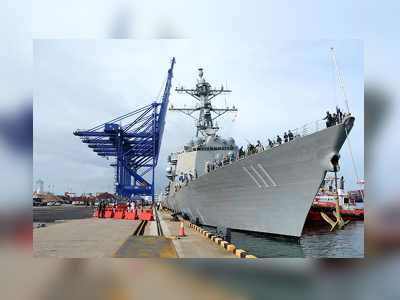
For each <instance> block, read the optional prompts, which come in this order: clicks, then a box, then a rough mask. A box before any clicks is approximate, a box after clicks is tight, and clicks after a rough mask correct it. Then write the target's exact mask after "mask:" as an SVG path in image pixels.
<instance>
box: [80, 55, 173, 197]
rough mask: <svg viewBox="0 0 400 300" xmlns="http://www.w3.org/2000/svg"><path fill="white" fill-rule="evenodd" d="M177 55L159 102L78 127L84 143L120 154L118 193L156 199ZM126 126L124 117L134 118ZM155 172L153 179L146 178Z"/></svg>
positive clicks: (102, 151)
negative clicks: (92, 124)
mask: <svg viewBox="0 0 400 300" xmlns="http://www.w3.org/2000/svg"><path fill="white" fill-rule="evenodd" d="M174 64H175V58H172V61H171V68H170V69H169V70H168V74H167V78H166V83H165V88H164V93H163V96H162V98H161V100H160V101H159V102H157V101H156V102H153V103H151V104H149V105H147V106H145V107H142V108H140V109H138V110H135V111H133V112H130V113H128V114H126V115H123V116H121V117H119V118H116V119H114V120H111V121H109V122H107V123H104V124H101V125H99V126H96V127H94V128H92V129H90V130H76V131H75V132H74V135H76V136H79V137H80V138H81V139H82V142H83V143H86V144H88V146H89V148H92V149H93V151H94V152H96V153H97V155H99V156H102V157H106V158H107V159H108V157H110V156H111V157H116V161H115V163H114V164H111V166H113V167H115V192H116V193H117V194H118V195H120V196H122V197H126V198H129V197H131V196H132V195H139V196H142V195H151V196H152V199H153V201H154V172H155V167H156V165H157V162H158V155H159V154H160V148H161V141H162V136H163V132H164V126H165V116H166V113H167V107H168V99H169V95H170V89H171V83H172V77H173V74H172V72H173V68H174ZM132 118H135V119H134V120H133V121H131V122H129V123H128V124H126V125H122V120H127V119H132ZM150 171H153V175H152V182H148V181H147V180H145V179H144V177H143V176H145V175H146V174H147V173H149V172H150Z"/></svg>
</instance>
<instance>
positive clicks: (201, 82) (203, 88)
mask: <svg viewBox="0 0 400 300" xmlns="http://www.w3.org/2000/svg"><path fill="white" fill-rule="evenodd" d="M199 77H200V78H199V79H197V84H196V88H192V89H186V88H184V87H183V86H182V87H177V88H176V89H175V91H177V92H178V93H180V94H182V93H186V94H189V95H190V96H192V97H193V98H195V99H196V100H198V101H199V102H200V105H196V108H174V107H173V106H171V108H170V109H169V110H171V111H180V112H182V113H184V114H186V115H188V116H189V117H192V118H193V119H195V120H196V127H197V132H196V137H198V136H199V133H201V134H202V135H203V136H204V135H212V134H214V133H215V132H216V131H218V129H219V127H218V126H216V125H214V123H213V121H214V120H215V119H216V118H218V117H220V116H222V115H223V114H224V113H226V112H229V111H237V109H236V108H235V106H233V107H232V108H228V107H226V108H221V109H218V108H214V107H213V106H212V105H211V99H213V98H215V97H216V96H218V95H227V94H228V93H230V92H231V91H230V90H227V89H224V86H223V85H221V89H215V88H214V89H212V88H211V85H210V84H209V83H208V82H206V80H205V79H204V78H203V69H202V68H200V69H199ZM196 111H199V112H200V114H199V117H198V118H196V117H195V116H193V113H194V112H196ZM211 112H214V113H216V114H217V115H216V116H215V117H214V118H213V117H212V116H211Z"/></svg>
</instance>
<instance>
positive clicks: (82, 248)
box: [33, 211, 238, 258]
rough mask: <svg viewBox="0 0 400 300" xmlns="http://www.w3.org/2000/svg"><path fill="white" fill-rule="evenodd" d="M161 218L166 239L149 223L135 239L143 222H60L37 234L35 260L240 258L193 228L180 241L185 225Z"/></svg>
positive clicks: (165, 215)
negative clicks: (136, 231) (45, 258)
mask: <svg viewBox="0 0 400 300" xmlns="http://www.w3.org/2000/svg"><path fill="white" fill-rule="evenodd" d="M158 216H159V219H160V225H161V228H162V231H163V234H164V236H158V233H157V223H156V222H155V221H149V222H148V224H147V226H146V229H145V231H144V234H143V235H142V236H135V235H133V233H134V231H135V229H136V228H137V227H138V226H139V224H140V222H141V221H139V220H125V219H122V220H121V219H113V218H110V219H108V218H95V217H91V218H86V219H78V220H66V221H60V220H58V221H57V222H55V223H49V224H48V226H46V227H41V228H36V229H34V230H33V257H48V258H51V257H58V258H100V257H108V258H111V257H115V258H119V257H124V258H128V257H132V258H134V257H137V258H151V257H154V258H238V256H236V255H235V254H234V253H233V252H231V251H228V250H226V249H224V248H223V247H221V246H220V245H218V244H217V243H215V242H214V241H212V240H211V239H209V238H207V237H206V236H204V235H203V234H201V233H200V232H199V231H196V230H195V229H193V228H191V227H190V226H187V225H185V228H184V230H185V234H186V236H184V237H177V236H178V235H179V232H180V229H181V222H173V221H170V220H171V219H172V217H171V213H170V212H166V211H163V212H159V213H158Z"/></svg>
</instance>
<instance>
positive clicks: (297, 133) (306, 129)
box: [262, 117, 344, 150]
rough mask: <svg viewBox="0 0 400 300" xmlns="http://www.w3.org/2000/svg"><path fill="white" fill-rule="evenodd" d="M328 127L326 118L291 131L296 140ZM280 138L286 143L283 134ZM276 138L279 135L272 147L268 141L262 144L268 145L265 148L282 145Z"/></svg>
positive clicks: (273, 141)
mask: <svg viewBox="0 0 400 300" xmlns="http://www.w3.org/2000/svg"><path fill="white" fill-rule="evenodd" d="M343 119H344V117H343V118H342V120H341V122H340V123H342V122H343ZM340 123H336V124H334V125H331V126H330V127H332V126H335V125H338V124H340ZM326 128H327V127H326V120H317V121H315V122H312V123H309V124H306V125H303V126H302V127H299V128H296V129H293V130H291V132H292V133H293V139H294V140H296V139H298V138H300V137H304V136H307V135H310V134H314V133H316V132H318V131H322V130H324V129H326ZM280 138H281V139H282V142H281V143H282V144H284V143H285V139H284V138H283V136H281V137H280ZM276 139H277V137H275V138H273V139H272V140H271V141H272V143H273V146H272V147H271V146H270V145H268V141H265V142H263V143H262V144H265V145H268V146H266V147H264V150H266V149H271V148H274V147H277V146H280V145H281V144H279V143H277V142H276ZM288 142H290V141H288Z"/></svg>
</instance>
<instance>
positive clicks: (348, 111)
mask: <svg viewBox="0 0 400 300" xmlns="http://www.w3.org/2000/svg"><path fill="white" fill-rule="evenodd" d="M331 51H332V56H333V61H334V62H335V66H336V71H337V74H338V77H339V82H340V87H341V88H342V93H343V97H344V102H345V103H346V107H347V113H348V114H349V115H350V110H349V105H348V104H347V99H346V94H345V93H344V88H343V84H342V79H341V78H340V73H339V68H338V66H337V62H336V58H335V53H333V47H331Z"/></svg>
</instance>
